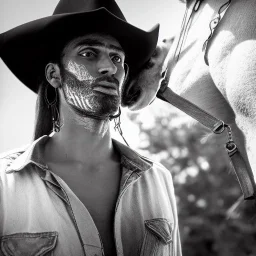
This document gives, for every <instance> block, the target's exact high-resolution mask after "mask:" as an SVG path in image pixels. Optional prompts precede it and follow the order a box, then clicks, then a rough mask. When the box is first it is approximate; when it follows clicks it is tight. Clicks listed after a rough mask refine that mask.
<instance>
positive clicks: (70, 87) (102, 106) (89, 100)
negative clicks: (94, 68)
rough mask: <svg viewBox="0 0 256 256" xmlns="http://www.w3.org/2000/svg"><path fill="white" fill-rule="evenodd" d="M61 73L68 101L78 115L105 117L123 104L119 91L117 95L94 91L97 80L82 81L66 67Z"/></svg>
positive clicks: (111, 114)
mask: <svg viewBox="0 0 256 256" xmlns="http://www.w3.org/2000/svg"><path fill="white" fill-rule="evenodd" d="M61 73H62V79H63V86H62V88H63V92H64V96H65V99H66V102H67V103H68V105H69V106H70V107H71V108H72V109H73V110H74V111H75V112H76V113H77V114H78V115H80V116H85V117H92V118H95V119H105V118H107V117H109V116H113V115H114V114H115V113H116V112H117V111H118V108H119V106H120V104H121V97H120V94H119V93H118V95H117V96H116V95H108V94H104V93H101V92H98V91H94V90H93V87H94V86H95V85H96V84H97V81H96V82H91V81H87V80H84V81H80V80H78V79H77V78H76V76H75V75H73V74H72V73H70V72H69V71H67V70H65V69H64V70H62V72H61ZM106 79H107V77H106Z"/></svg>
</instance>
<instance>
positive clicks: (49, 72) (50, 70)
mask: <svg viewBox="0 0 256 256" xmlns="http://www.w3.org/2000/svg"><path fill="white" fill-rule="evenodd" d="M45 77H46V80H47V81H48V83H49V84H50V85H51V86H53V87H54V88H55V89H56V88H58V87H61V84H62V81H61V75H60V67H59V65H58V64H55V63H48V64H47V65H46V67H45Z"/></svg>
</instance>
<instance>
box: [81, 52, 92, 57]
mask: <svg viewBox="0 0 256 256" xmlns="http://www.w3.org/2000/svg"><path fill="white" fill-rule="evenodd" d="M80 55H81V56H83V57H86V58H90V57H93V56H95V53H94V52H91V51H86V52H81V53H80Z"/></svg>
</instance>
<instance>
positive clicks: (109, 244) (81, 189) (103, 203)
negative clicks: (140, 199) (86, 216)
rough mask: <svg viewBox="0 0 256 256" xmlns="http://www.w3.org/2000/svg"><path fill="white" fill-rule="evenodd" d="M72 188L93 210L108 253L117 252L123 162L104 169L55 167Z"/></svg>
mask: <svg viewBox="0 0 256 256" xmlns="http://www.w3.org/2000/svg"><path fill="white" fill-rule="evenodd" d="M54 173H56V174H57V175H59V176H60V177H61V178H62V179H63V180H64V181H65V182H66V183H67V185H68V186H69V187H70V188H71V190H72V191H73V192H74V193H75V195H76V196H77V197H78V198H79V200H80V201H81V202H82V203H83V204H84V206H85V207H86V208H87V210H88V211H89V213H90V215H91V217H92V219H93V221H94V223H95V225H96V227H97V229H98V231H99V234H100V237H101V240H102V243H103V247H104V252H105V255H116V249H115V241H114V214H115V206H116V201H117V198H118V194H119V186H120V179H121V170H120V166H119V165H112V164H106V166H105V168H104V170H100V171H97V170H91V171H90V170H89V171H88V170H86V171H70V170H68V169H67V168H66V167H65V169H63V168H62V169H59V168H58V169H57V167H56V166H55V171H54Z"/></svg>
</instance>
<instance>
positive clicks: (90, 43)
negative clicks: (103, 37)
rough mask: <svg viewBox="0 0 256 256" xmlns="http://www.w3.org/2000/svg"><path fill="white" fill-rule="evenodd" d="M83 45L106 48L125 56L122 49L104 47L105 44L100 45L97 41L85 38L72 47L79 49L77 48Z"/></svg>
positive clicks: (110, 45) (113, 46)
mask: <svg viewBox="0 0 256 256" xmlns="http://www.w3.org/2000/svg"><path fill="white" fill-rule="evenodd" d="M84 45H88V46H100V47H107V48H109V49H111V50H114V51H118V52H121V53H123V54H124V55H125V52H124V50H123V48H121V47H119V46H116V45H113V44H109V45H106V44H104V43H102V42H101V41H99V40H98V39H91V38H85V39H82V40H80V41H78V42H76V43H75V44H74V47H79V46H84Z"/></svg>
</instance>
